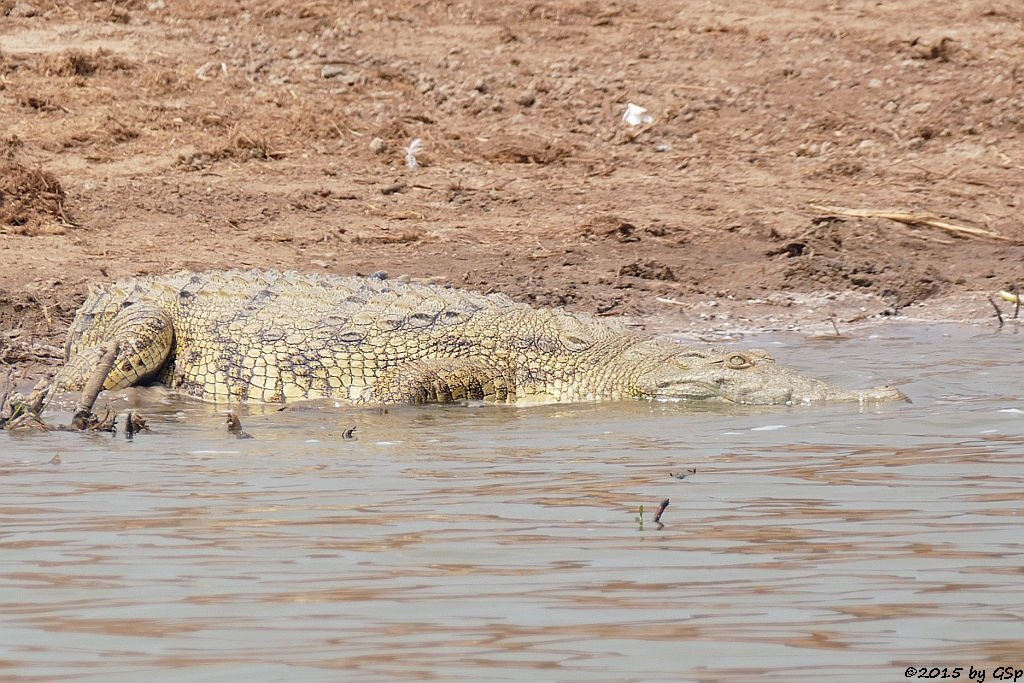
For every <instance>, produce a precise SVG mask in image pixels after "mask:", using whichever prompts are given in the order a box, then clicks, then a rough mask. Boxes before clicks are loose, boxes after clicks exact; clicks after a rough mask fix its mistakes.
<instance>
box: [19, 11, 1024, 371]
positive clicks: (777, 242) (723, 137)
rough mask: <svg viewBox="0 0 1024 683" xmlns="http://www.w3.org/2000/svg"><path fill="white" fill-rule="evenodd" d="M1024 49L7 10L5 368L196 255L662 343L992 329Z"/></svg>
mask: <svg viewBox="0 0 1024 683" xmlns="http://www.w3.org/2000/svg"><path fill="white" fill-rule="evenodd" d="M1022 49H1024V7H1022V6H1021V5H1020V3H1019V2H1016V1H1015V0H984V1H982V0H978V1H968V2H961V3H934V2H932V1H931V0H927V1H925V0H903V1H901V2H898V3H897V2H892V3H889V2H877V1H875V0H872V1H871V2H859V1H852V0H776V1H774V2H770V3H749V2H745V1H744V2H741V1H739V0H735V1H733V0H727V1H725V2H721V1H718V2H713V3H712V2H707V3H655V2H612V3H606V2H592V1H590V0H585V1H584V0H576V1H573V0H569V1H553V0H552V1H547V2H546V1H544V0H540V1H537V0H531V1H529V2H520V1H518V0H512V1H510V2H502V3H492V2H484V1H483V0H465V1H463V2H449V3H432V2H384V3H379V2H372V3H371V2H354V3H344V4H337V5H336V4H335V3H326V2H316V1H305V0H293V1H291V2H276V1H271V2H259V3H256V2H248V1H229V0H213V1H211V2H178V1H176V0H152V1H149V2H147V1H146V0H127V1H125V2H89V1H85V0H73V1H71V2H60V3H57V2H53V1H51V0H16V1H12V0H0V264H2V266H3V271H4V272H3V280H2V282H0V363H5V364H8V365H11V364H13V365H15V366H17V367H19V368H21V369H22V370H23V371H24V372H26V373H32V372H35V371H36V370H38V368H39V365H38V363H39V362H44V363H45V362H50V361H51V360H52V356H53V355H55V354H57V353H58V347H59V346H60V344H61V336H62V334H63V331H64V329H65V327H66V324H67V322H68V321H69V319H70V316H71V315H72V313H73V311H74V309H75V307H76V306H77V304H78V303H79V302H80V301H81V299H82V298H83V297H84V293H85V289H86V284H87V283H88V282H89V281H91V280H95V279H108V278H119V277H125V276H130V275H136V274H146V273H156V272H164V271H174V270H179V269H185V268H187V269H209V268H226V267H244V268H248V267H275V268H280V269H287V268H295V269H299V270H306V271H315V270H321V271H330V272H337V273H362V274H369V273H372V272H374V271H377V270H386V271H388V272H389V273H391V274H392V275H398V274H403V273H407V274H410V275H412V276H414V277H421V278H437V279H438V281H440V282H444V283H449V284H452V285H457V286H463V287H469V288H473V289H479V290H485V291H491V290H495V291H504V292H506V293H508V294H510V295H512V296H513V297H515V298H517V299H519V300H523V301H527V302H531V303H534V304H538V305H560V306H566V307H568V308H571V309H575V310H583V311H591V312H595V313H600V314H609V315H627V316H631V317H633V318H634V319H636V320H638V321H640V322H642V323H643V324H647V325H649V326H651V327H652V328H653V329H656V330H659V331H672V330H694V331H698V332H704V331H711V330H716V329H730V328H735V327H741V328H760V327H771V328H779V327H786V326H793V325H804V326H810V327H813V328H814V329H816V330H824V329H831V324H830V323H829V322H827V319H828V316H829V315H834V316H835V318H836V319H837V320H838V321H839V324H840V325H844V324H848V323H844V322H842V321H850V320H854V319H860V318H863V317H865V316H892V315H900V316H908V317H916V318H926V319H965V318H981V317H986V316H991V315H992V311H991V307H990V305H989V303H988V302H987V301H986V300H985V297H986V296H987V295H989V294H992V293H994V292H995V291H996V290H998V289H1006V288H1011V287H1013V286H1014V285H1015V284H1016V283H1024V246H1021V241H1022V240H1024V227H1022V226H1021V220H1020V216H1021V206H1020V204H1021V197H1022V184H1024V136H1022V135H1021V133H1022V132H1024V121H1022V116H1024V65H1022V64H1021V62H1020V59H1019V56H1020V54H1021V50H1022ZM628 103H635V104H638V105H641V106H643V107H645V108H647V109H648V110H649V112H650V114H651V116H652V121H651V122H649V123H642V124H640V125H637V126H631V125H629V124H628V123H626V122H624V121H623V120H622V114H623V112H624V111H625V110H626V106H627V104H628ZM415 138H419V139H421V140H422V151H420V152H418V153H417V154H415V157H416V160H417V162H418V164H419V166H420V167H419V168H410V167H409V166H408V165H407V163H406V156H407V148H408V147H409V145H410V143H411V142H412V140H413V139H415ZM813 204H826V205H838V206H845V207H853V208H864V209H877V210H881V209H889V210H902V211H911V212H918V213H929V214H934V215H936V216H940V217H944V218H946V219H948V220H949V221H950V222H952V223H956V224H960V225H964V226H968V227H975V228H984V229H988V230H992V231H995V232H997V233H999V234H1000V235H1002V236H1004V237H1005V238H1007V239H1006V240H999V239H993V238H988V237H970V236H963V235H960V234H956V233H951V232H948V231H945V230H942V229H939V228H935V227H928V226H921V225H917V226H909V225H904V224H900V223H896V222H893V221H889V220H884V219H877V218H849V217H836V216H834V215H829V214H827V213H823V212H821V211H819V210H816V209H814V208H812V205H813Z"/></svg>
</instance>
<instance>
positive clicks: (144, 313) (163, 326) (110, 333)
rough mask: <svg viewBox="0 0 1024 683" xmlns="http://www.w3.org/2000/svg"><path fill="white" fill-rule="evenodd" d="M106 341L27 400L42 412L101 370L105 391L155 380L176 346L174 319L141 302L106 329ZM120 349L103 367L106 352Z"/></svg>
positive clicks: (84, 350)
mask: <svg viewBox="0 0 1024 683" xmlns="http://www.w3.org/2000/svg"><path fill="white" fill-rule="evenodd" d="M104 332H105V334H104V335H103V338H102V339H98V340H92V341H93V342H94V343H93V344H92V345H91V346H87V347H85V348H81V349H79V350H78V352H77V353H76V354H75V355H74V356H72V357H71V358H70V359H69V360H68V362H67V363H65V364H64V367H62V368H61V369H60V370H59V371H58V372H57V374H56V376H55V377H54V378H53V381H52V382H49V383H46V384H41V385H40V386H37V387H36V388H35V389H34V390H33V392H32V395H31V396H29V399H28V401H27V403H28V405H29V406H30V407H31V408H32V409H33V410H34V412H36V413H39V412H42V410H43V409H44V408H45V403H46V402H47V401H49V398H50V397H52V396H53V395H54V394H56V393H58V392H61V391H81V390H82V389H84V388H85V385H86V382H87V381H88V380H89V378H90V377H93V376H95V375H97V374H98V370H102V371H103V372H105V373H106V378H105V380H104V381H103V389H105V390H108V391H113V390H116V389H124V388H126V387H130V386H133V385H135V384H139V383H140V382H143V381H145V380H146V379H148V378H150V377H152V376H153V375H154V374H155V373H156V372H157V371H158V370H159V369H160V367H161V366H162V365H163V364H164V362H165V361H166V360H167V357H168V355H170V352H171V347H172V345H173V343H174V325H173V324H172V322H171V316H170V315H169V314H168V313H167V311H165V310H164V309H162V308H160V307H159V306H157V305H156V304H149V303H138V304H133V305H131V306H128V307H127V308H125V309H123V310H122V311H121V312H120V313H118V314H117V315H116V316H115V317H114V319H113V320H111V321H110V324H109V325H107V326H106V328H105V330H104ZM115 346H116V348H117V352H116V354H115V355H114V359H113V363H112V365H111V367H110V369H109V372H106V368H105V367H104V368H102V369H101V368H99V366H100V364H101V361H102V360H103V356H104V353H106V352H107V351H109V350H110V349H111V348H113V347H115Z"/></svg>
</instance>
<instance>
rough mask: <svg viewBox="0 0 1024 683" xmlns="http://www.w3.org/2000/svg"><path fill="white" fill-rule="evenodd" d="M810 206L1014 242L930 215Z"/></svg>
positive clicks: (842, 214)
mask: <svg viewBox="0 0 1024 683" xmlns="http://www.w3.org/2000/svg"><path fill="white" fill-rule="evenodd" d="M810 206H811V208H812V209H815V210H816V211H821V212H822V213H828V214H833V215H836V216H847V217H849V218H885V219H886V220H890V221H896V222H897V223H904V224H906V225H925V226H928V227H930V228H938V229H939V230H945V231H946V232H951V233H953V234H956V235H968V236H970V237H987V238H989V239H993V240H1000V241H1002V242H1014V241H1015V240H1013V239H1011V238H1009V237H1006V236H1005V235H1000V234H999V233H998V232H992V231H991V230H985V229H983V228H972V227H969V226H966V225H958V224H956V223H950V222H949V221H944V220H942V219H940V218H937V217H936V216H932V215H930V214H924V213H906V212H903V211H878V210H875V209H847V208H844V207H842V206H823V205H821V204H811V205H810Z"/></svg>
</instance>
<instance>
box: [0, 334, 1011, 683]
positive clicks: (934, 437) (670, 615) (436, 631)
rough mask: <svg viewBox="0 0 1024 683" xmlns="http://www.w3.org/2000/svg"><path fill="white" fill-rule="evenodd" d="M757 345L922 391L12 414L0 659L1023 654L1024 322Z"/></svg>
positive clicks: (400, 661)
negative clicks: (825, 400)
mask: <svg viewBox="0 0 1024 683" xmlns="http://www.w3.org/2000/svg"><path fill="white" fill-rule="evenodd" d="M752 344H753V345H760V346H762V347H767V348H769V349H770V350H771V351H772V352H773V353H775V355H777V356H778V357H780V358H781V359H783V360H786V361H788V362H790V363H791V364H797V365H799V366H800V367H802V368H806V369H808V370H810V371H813V372H814V373H815V374H817V375H819V376H822V377H825V378H827V379H831V380H836V381H840V382H842V383H844V384H846V385H850V386H853V385H869V384H875V383H879V382H882V381H887V380H897V381H899V382H901V386H902V388H903V389H904V390H905V391H906V392H907V393H908V394H909V395H911V396H912V397H913V399H914V403H913V404H900V405H887V406H881V407H877V408H870V409H861V408H857V407H853V406H830V407H817V408H774V409H767V410H765V409H742V408H737V409H722V408H719V409H703V410H694V409H692V408H691V409H687V408H686V407H684V406H679V405H672V404H646V403H644V404H640V403H637V404H625V405H622V404H620V405H613V406H604V405H601V406H569V407H540V408H529V409H513V408H500V407H493V406H453V407H423V408H403V409H396V410H391V411H390V412H389V413H387V414H383V415H382V414H376V413H373V412H369V411H362V412H360V411H353V410H346V409H334V408H329V407H306V408H292V409H289V410H285V411H283V412H274V411H267V410H262V409H253V410H250V411H249V412H248V413H246V414H243V422H244V425H245V428H246V429H247V431H248V432H250V433H251V434H252V436H253V437H254V438H251V439H245V440H240V439H236V438H233V437H231V436H229V435H228V434H227V433H226V432H225V430H224V427H223V416H222V415H221V414H219V413H218V412H216V411H215V410H213V409H211V408H210V407H208V406H205V405H202V404H194V403H182V402H175V401H170V400H167V399H159V398H158V397H157V398H155V397H153V396H152V395H147V394H143V395H141V397H140V396H138V395H136V396H135V397H134V398H132V399H131V400H141V401H144V402H146V403H144V406H143V409H144V412H145V413H146V414H147V415H148V416H149V418H150V422H151V424H152V426H153V429H154V431H153V433H151V434H145V435H142V436H140V437H138V438H136V439H135V440H134V441H127V440H126V439H124V438H123V437H117V438H110V437H105V436H83V435H68V434H51V435H41V436H33V437H17V438H12V437H11V436H10V435H0V678H19V677H20V678H25V679H67V678H72V677H78V678H95V679H96V680H190V681H191V680H210V681H214V680H223V681H235V680H240V679H243V678H246V677H247V678H250V679H253V680H284V679H301V680H324V681H330V680H338V679H339V678H356V679H362V680H369V679H380V678H390V679H394V678H410V679H412V678H416V679H420V678H436V679H465V680H507V679H522V680H527V679H528V680H579V679H584V678H586V679H588V680H590V679H593V680H623V679H627V680H680V679H683V680H685V679H690V680H719V679H720V680H738V679H740V677H743V678H744V679H745V678H748V677H749V678H767V679H770V680H815V681H817V680H891V681H896V680H901V679H903V678H904V674H905V671H906V668H907V667H908V666H915V667H931V666H937V667H943V666H947V667H950V669H949V672H950V675H952V671H953V669H952V667H955V666H964V667H969V666H974V667H975V668H976V669H980V668H985V669H986V670H987V673H988V680H993V672H994V670H995V668H996V667H997V666H999V665H1016V666H1017V667H1018V668H1022V667H1024V620H1022V619H1021V614H1024V512H1022V511H1024V429H1022V424H1024V423H1022V419H1024V402H1022V401H1021V400H1020V398H1019V396H1020V392H1021V386H1022V380H1024V372H1022V370H1021V367H1022V366H1021V364H1020V360H1019V359H1020V358H1021V355H1022V348H1024V334H1014V333H1013V332H1012V331H1010V330H1004V331H1003V332H1000V333H994V332H993V331H991V330H986V329H983V328H959V327H928V328H890V329H886V330H883V331H881V332H879V333H876V334H874V335H872V336H869V335H867V334H864V335H862V336H860V337H859V338H856V339H850V340H845V341H835V340H829V341H809V340H807V339H805V338H802V337H796V336H777V337H760V338H754V339H749V338H748V339H745V340H743V341H742V343H741V344H740V346H751V345H752ZM126 400H128V399H126ZM121 407H123V406H121ZM62 417H64V418H66V416H62ZM352 426H356V427H357V429H356V431H355V434H354V436H355V438H354V439H345V438H343V432H344V431H345V430H346V429H348V428H349V427H352ZM690 470H696V471H695V472H692V473H691V472H690ZM670 473H671V474H670ZM672 474H676V475H679V476H684V477H685V478H677V477H676V476H672ZM664 498H668V499H670V500H671V505H670V506H669V507H668V509H667V510H666V511H665V513H664V517H663V520H662V521H663V522H664V527H663V528H658V525H656V524H655V523H654V522H653V520H652V517H653V513H654V510H655V508H657V505H658V502H659V501H661V500H662V499H664ZM641 504H642V505H643V506H644V508H645V511H644V514H643V523H642V525H641V523H640V522H638V517H639V515H638V507H639V506H640V505H641ZM967 675H968V670H967V669H966V668H965V670H964V672H963V673H962V674H961V677H962V678H963V679H965V680H966V679H967Z"/></svg>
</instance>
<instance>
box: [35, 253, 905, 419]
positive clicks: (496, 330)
mask: <svg viewBox="0 0 1024 683" xmlns="http://www.w3.org/2000/svg"><path fill="white" fill-rule="evenodd" d="M114 343H116V344H117V346H116V349H117V350H116V356H113V358H114V363H113V369H112V371H111V372H110V374H109V375H107V376H106V380H105V383H104V384H103V388H104V389H108V390H111V389H120V388H124V387H128V386H132V385H135V384H142V383H150V382H156V383H161V384H165V385H167V386H168V387H170V388H172V389H174V390H177V391H180V392H183V393H185V394H189V395H191V396H195V397H198V398H200V399H204V400H209V401H215V402H226V403H230V402H244V401H253V402H268V403H282V402H286V401H294V400H301V399H316V398H329V399H334V400H335V401H338V402H341V403H343V404H352V405H365V404H369V405H380V404H394V403H421V402H449V401H460V400H464V399H483V400H488V401H494V402H501V403H513V402H514V403H523V402H531V403H533V402H538V403H549V402H573V401H599V400H620V399H629V398H648V399H658V398H666V399H685V400H712V399H713V400H725V401H731V402H733V403H750V404H786V403H805V402H816V401H889V400H900V399H905V397H904V395H903V394H902V393H901V392H900V391H898V390H897V389H894V388H892V387H888V386H882V387H877V388H875V389H870V390H864V391H846V390H843V389H840V388H838V387H835V386H831V385H829V384H827V383H825V382H822V381H820V380H817V379H812V378H809V377H805V376H803V375H800V374H798V373H796V372H794V371H793V370H789V369H786V368H783V367H780V366H779V365H777V364H776V363H775V361H774V360H773V359H772V358H771V356H769V355H767V354H765V353H763V352H761V351H749V352H737V351H731V350H724V349H705V348H693V347H689V346H684V345H682V344H679V343H677V342H675V341H671V340H667V339H656V338H652V337H650V336H648V335H644V334H640V333H638V332H635V331H631V330H629V329H627V328H626V327H625V326H624V325H622V324H621V323H618V322H609V321H606V320H603V319H599V318H596V317H593V316H590V315H586V314H579V313H568V312H566V311H563V310H560V309H534V308H531V307H529V306H527V305H525V304H520V303H515V302H514V301H512V300H511V299H510V298H508V297H507V296H504V295H501V294H478V293H475V292H470V291H465V290H460V289H452V288H448V287H439V286H432V285H425V284H414V283H404V282H398V281H392V280H385V279H381V278H376V277H371V278H363V277H340V276H334V275H302V274H299V273H295V272H284V273H278V272H276V271H266V272H261V271H247V272H242V271H236V270H231V271H223V272H210V273H198V274H197V273H179V274H176V275H167V276H154V277H143V278H136V279H129V280H124V281H121V282H118V283H116V284H107V285H102V286H93V287H91V288H90V292H89V296H88V298H87V299H86V301H85V303H84V304H83V305H82V307H81V308H80V309H79V311H78V313H77V315H76V316H75V319H74V321H73V322H72V324H71V328H70V331H69V334H68V339H67V344H66V345H65V354H64V355H65V364H64V366H63V367H62V368H61V369H60V370H59V371H58V373H57V375H56V376H55V378H54V380H53V381H52V382H51V383H49V384H47V385H45V386H44V389H43V390H42V391H43V393H45V394H46V395H52V393H53V392H54V391H64V390H81V389H82V387H83V385H84V384H85V382H86V380H87V379H88V378H89V377H90V376H91V375H92V374H93V373H94V371H95V369H96V367H97V365H98V364H99V362H100V358H101V357H102V356H103V355H104V353H105V351H109V353H111V354H112V353H114ZM39 403H40V404H41V403H42V400H41V399H40V400H39Z"/></svg>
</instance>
